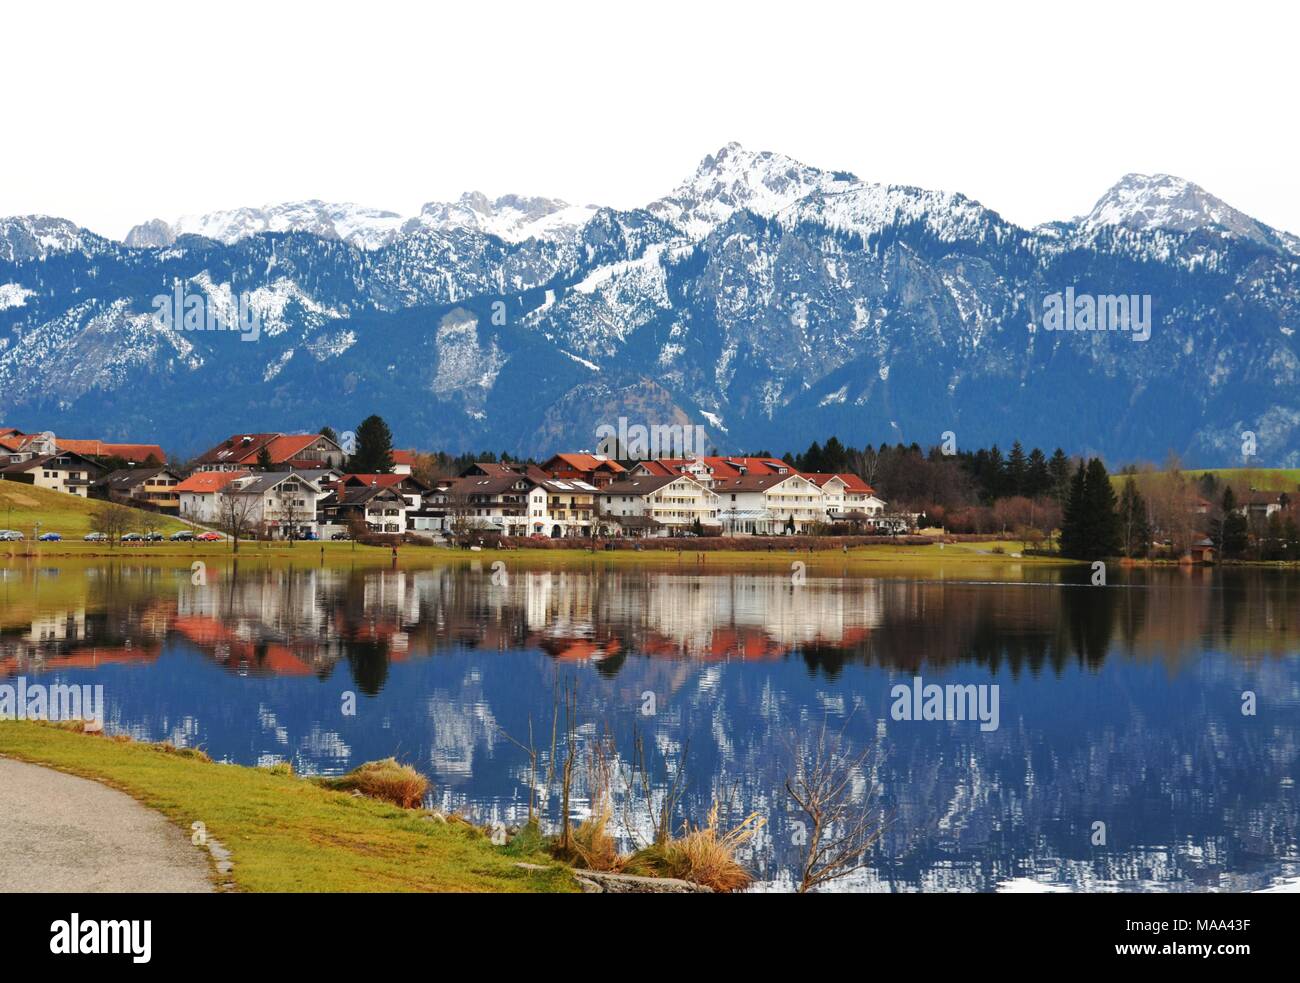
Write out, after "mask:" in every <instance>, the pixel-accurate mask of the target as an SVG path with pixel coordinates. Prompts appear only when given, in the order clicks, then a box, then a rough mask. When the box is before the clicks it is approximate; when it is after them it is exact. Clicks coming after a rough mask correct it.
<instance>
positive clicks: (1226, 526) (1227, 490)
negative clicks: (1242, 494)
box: [1217, 485, 1250, 560]
mask: <svg viewBox="0 0 1300 983" xmlns="http://www.w3.org/2000/svg"><path fill="white" fill-rule="evenodd" d="M1217 545H1218V547H1219V554H1220V555H1221V556H1222V557H1223V558H1224V559H1225V560H1233V559H1236V558H1237V557H1239V556H1241V555H1242V554H1243V553H1245V552H1246V547H1247V546H1248V545H1250V539H1249V536H1248V534H1247V526H1246V517H1245V516H1244V515H1241V514H1240V513H1239V512H1238V511H1237V496H1236V495H1234V494H1233V493H1232V486H1231V485H1227V486H1224V489H1223V524H1222V526H1221V528H1220V541H1219V543H1218V544H1217Z"/></svg>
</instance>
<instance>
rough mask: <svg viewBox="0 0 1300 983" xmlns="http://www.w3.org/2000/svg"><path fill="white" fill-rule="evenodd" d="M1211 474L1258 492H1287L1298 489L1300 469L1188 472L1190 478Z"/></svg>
mask: <svg viewBox="0 0 1300 983" xmlns="http://www.w3.org/2000/svg"><path fill="white" fill-rule="evenodd" d="M1207 473H1209V474H1213V475H1215V476H1216V477H1217V478H1218V479H1219V480H1220V481H1229V482H1232V483H1233V484H1234V485H1235V484H1242V485H1250V486H1251V487H1253V488H1257V489H1259V490H1260V491H1289V492H1293V491H1296V490H1297V489H1298V488H1300V468H1205V469H1202V470H1196V471H1188V472H1187V475H1188V477H1191V478H1199V477H1200V476H1201V475H1203V474H1207Z"/></svg>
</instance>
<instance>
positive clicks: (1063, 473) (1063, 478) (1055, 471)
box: [1047, 447, 1070, 505]
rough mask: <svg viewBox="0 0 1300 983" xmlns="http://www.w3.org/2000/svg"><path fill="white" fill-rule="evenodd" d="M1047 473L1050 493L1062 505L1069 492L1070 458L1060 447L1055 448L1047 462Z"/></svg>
mask: <svg viewBox="0 0 1300 983" xmlns="http://www.w3.org/2000/svg"><path fill="white" fill-rule="evenodd" d="M1047 473H1048V475H1050V476H1051V479H1052V484H1051V493H1052V495H1053V496H1055V498H1056V500H1057V501H1058V502H1060V503H1061V504H1062V505H1064V504H1065V500H1066V496H1068V495H1069V494H1070V459H1069V458H1068V457H1066V456H1065V451H1063V450H1061V448H1059V447H1058V448H1056V451H1055V452H1054V453H1053V454H1052V459H1051V460H1050V461H1048V462H1047Z"/></svg>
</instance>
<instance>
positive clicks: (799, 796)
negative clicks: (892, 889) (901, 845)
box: [785, 714, 885, 894]
mask: <svg viewBox="0 0 1300 983" xmlns="http://www.w3.org/2000/svg"><path fill="white" fill-rule="evenodd" d="M851 719H852V714H850V715H849V718H848V720H845V722H844V727H842V728H841V729H840V732H839V733H838V734H828V733H827V729H826V721H825V719H823V720H822V726H821V729H820V731H819V732H818V733H817V735H816V738H815V743H812V744H810V745H808V746H807V747H805V746H804V745H803V743H802V742H797V743H796V744H795V746H794V749H793V752H794V754H793V756H794V768H793V771H792V772H791V773H790V774H789V775H788V776H787V777H786V781H785V789H786V792H787V793H788V794H789V796H790V798H791V799H793V800H794V803H795V805H796V806H797V807H798V808H799V810H800V811H801V812H802V813H803V814H804V815H805V816H806V817H807V818H808V823H809V827H810V828H809V829H807V830H805V831H804V834H805V836H806V842H805V844H804V845H805V851H804V856H803V865H802V870H801V876H800V881H799V893H800V894H806V893H807V892H808V891H810V890H812V889H813V888H815V887H818V886H820V885H822V884H826V883H827V882H829V881H832V880H835V879H837V878H840V877H844V876H846V875H848V874H851V873H853V872H854V871H855V870H860V869H862V868H863V867H865V866H866V865H867V855H868V853H870V851H871V847H872V846H873V845H874V844H875V843H876V841H877V840H879V839H880V837H881V834H882V833H883V832H884V825H885V820H884V817H883V815H882V814H881V813H880V810H879V809H878V808H877V807H876V806H875V784H874V782H873V781H872V778H871V775H870V774H869V769H868V767H867V765H868V761H869V760H870V759H871V758H872V749H871V748H867V749H866V750H864V751H862V752H860V753H859V752H856V751H854V749H853V747H852V745H851V744H850V743H849V742H848V741H847V739H846V738H845V729H846V728H847V727H848V723H849V720H851Z"/></svg>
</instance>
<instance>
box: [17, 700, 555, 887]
mask: <svg viewBox="0 0 1300 983" xmlns="http://www.w3.org/2000/svg"><path fill="white" fill-rule="evenodd" d="M0 754H3V755H6V756H9V757H13V758H17V759H19V760H22V761H30V762H33V763H36V764H43V765H48V766H50V767H53V768H57V769H59V770H60V771H66V772H70V773H71V774H75V775H81V776H84V777H86V778H93V779H95V780H97V781H100V782H103V783H104V784H106V785H110V786H112V787H114V788H118V789H121V790H122V791H124V792H126V793H128V794H129V795H131V796H132V797H133V798H135V799H137V800H139V801H140V802H142V803H143V804H145V805H147V806H149V807H150V808H153V809H157V810H158V811H159V812H161V813H162V814H163V815H165V816H166V817H167V818H168V819H170V820H171V821H172V822H174V823H176V824H177V825H178V826H180V827H181V828H182V829H185V830H189V829H190V828H191V824H192V823H195V822H202V823H203V824H204V825H205V827H206V829H207V832H208V834H209V835H211V836H212V837H215V838H216V839H217V840H219V841H220V842H221V844H222V845H223V846H224V847H226V849H228V850H229V851H230V853H231V860H232V861H233V862H234V873H233V875H232V876H233V882H234V884H235V887H236V888H237V889H238V890H242V891H331V892H342V891H384V892H397V891H476V892H482V891H510V892H522V891H529V892H536V891H573V890H576V889H577V886H576V883H575V881H574V880H573V877H572V875H571V874H570V873H569V871H568V868H565V867H563V866H559V865H556V864H555V863H554V862H553V861H551V860H550V859H549V858H547V857H546V856H544V855H540V854H538V855H522V854H520V853H519V852H518V851H516V850H513V849H507V850H503V849H499V848H497V847H495V846H493V845H492V844H491V843H490V842H489V841H488V839H487V837H486V836H485V835H484V834H483V833H482V832H480V831H479V830H477V829H474V828H473V827H470V826H468V825H466V824H464V823H460V822H456V821H452V822H445V823H444V822H440V821H437V820H435V819H432V818H428V817H427V814H426V813H423V812H421V811H419V810H408V809H398V808H397V807H395V806H391V805H388V804H386V803H383V802H377V801H374V800H371V799H364V798H357V797H354V796H352V795H350V794H348V793H346V792H334V791H330V790H327V789H324V788H321V787H320V786H318V785H316V784H314V783H312V782H310V781H307V780H305V779H302V778H297V777H294V776H292V775H281V774H274V773H272V772H270V771H268V770H264V769H258V768H244V767H240V766H238V765H226V764H214V763H212V762H206V761H203V760H201V759H198V758H195V757H186V756H183V755H180V754H170V753H166V752H165V750H164V749H163V748H162V746H161V745H153V744H140V743H135V742H120V741H117V740H114V739H112V738H106V737H98V736H89V735H84V734H79V733H73V732H71V731H67V730H62V729H59V728H57V727H52V726H49V725H44V724H39V723H33V722H29V721H0ZM521 860H524V861H528V862H530V863H534V864H543V865H546V866H547V868H548V869H547V870H545V871H540V872H534V871H528V870H525V869H522V868H520V867H517V866H516V863H517V862H519V861H521Z"/></svg>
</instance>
